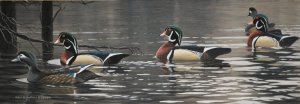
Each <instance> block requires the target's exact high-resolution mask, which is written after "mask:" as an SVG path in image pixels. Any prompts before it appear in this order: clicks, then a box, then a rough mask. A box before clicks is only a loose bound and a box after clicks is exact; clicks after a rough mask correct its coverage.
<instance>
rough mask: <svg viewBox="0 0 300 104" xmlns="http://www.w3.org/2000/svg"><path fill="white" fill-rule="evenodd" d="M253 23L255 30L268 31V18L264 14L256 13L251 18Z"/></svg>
mask: <svg viewBox="0 0 300 104" xmlns="http://www.w3.org/2000/svg"><path fill="white" fill-rule="evenodd" d="M253 24H255V28H256V29H257V30H261V31H263V32H267V31H268V28H269V27H268V24H269V22H268V19H267V17H265V16H261V15H256V16H255V17H254V20H253Z"/></svg>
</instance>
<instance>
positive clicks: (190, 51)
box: [155, 26, 231, 64]
mask: <svg viewBox="0 0 300 104" xmlns="http://www.w3.org/2000/svg"><path fill="white" fill-rule="evenodd" d="M161 36H166V37H168V41H167V42H165V43H163V44H162V45H161V47H160V48H159V49H158V50H157V52H156V54H155V56H156V58H158V59H159V61H160V62H162V63H165V64H166V63H172V62H173V61H210V60H214V59H215V58H216V57H217V56H219V55H222V54H227V53H230V52H231V49H230V48H220V47H200V46H196V45H192V46H180V43H181V38H182V32H181V30H180V29H179V28H178V27H176V26H168V27H167V28H166V29H165V31H164V32H163V33H162V34H161ZM176 44H178V45H179V46H176Z"/></svg>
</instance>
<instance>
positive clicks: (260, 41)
mask: <svg viewBox="0 0 300 104" xmlns="http://www.w3.org/2000/svg"><path fill="white" fill-rule="evenodd" d="M253 24H255V30H254V31H253V32H251V33H250V35H249V37H248V40H247V45H248V46H249V47H251V46H252V48H253V49H255V47H283V48H286V47H289V46H291V45H292V44H293V43H294V42H295V41H297V40H298V39H299V37H296V36H289V35H283V34H278V33H277V34H276V33H272V32H269V31H268V25H267V24H268V19H267V18H266V17H264V16H259V15H257V16H256V17H255V18H254V20H253Z"/></svg>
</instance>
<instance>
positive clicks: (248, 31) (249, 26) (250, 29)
mask: <svg viewBox="0 0 300 104" xmlns="http://www.w3.org/2000/svg"><path fill="white" fill-rule="evenodd" d="M248 16H250V17H252V21H250V22H249V23H248V24H247V26H246V28H245V32H246V36H249V35H250V34H251V32H253V31H255V30H256V28H255V25H254V24H253V20H254V19H255V17H256V16H260V17H264V18H266V19H267V21H269V20H268V17H267V16H266V15H265V14H259V13H257V10H256V9H255V8H254V7H250V8H249V14H248ZM268 27H269V28H268V31H269V32H271V33H278V34H282V33H281V30H280V29H275V23H269V24H268Z"/></svg>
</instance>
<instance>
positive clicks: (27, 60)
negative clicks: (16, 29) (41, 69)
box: [11, 51, 36, 67]
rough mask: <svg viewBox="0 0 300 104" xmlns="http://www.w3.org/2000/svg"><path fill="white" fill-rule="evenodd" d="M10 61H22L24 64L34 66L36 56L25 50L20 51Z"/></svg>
mask: <svg viewBox="0 0 300 104" xmlns="http://www.w3.org/2000/svg"><path fill="white" fill-rule="evenodd" d="M11 61H12V62H22V63H24V64H27V65H28V66H31V67H32V66H33V67H36V58H35V56H34V55H33V54H32V53H30V52H26V51H20V52H19V53H18V55H17V57H16V58H14V59H12V60H11Z"/></svg>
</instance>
